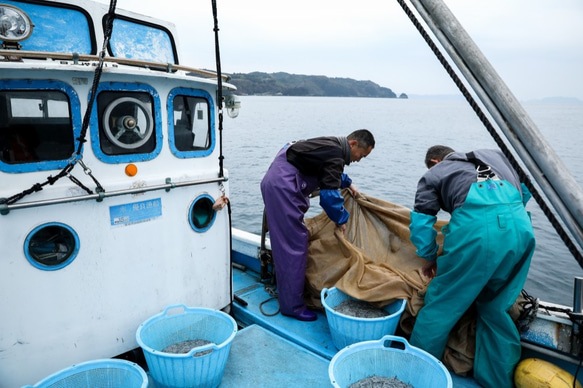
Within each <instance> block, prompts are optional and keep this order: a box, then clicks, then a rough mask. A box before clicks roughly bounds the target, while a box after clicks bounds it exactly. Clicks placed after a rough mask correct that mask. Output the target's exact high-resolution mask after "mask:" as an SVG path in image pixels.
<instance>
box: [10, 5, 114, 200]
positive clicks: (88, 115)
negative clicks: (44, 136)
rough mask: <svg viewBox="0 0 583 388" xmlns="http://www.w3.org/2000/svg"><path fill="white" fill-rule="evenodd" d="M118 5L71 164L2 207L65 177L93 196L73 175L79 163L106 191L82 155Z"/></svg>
mask: <svg viewBox="0 0 583 388" xmlns="http://www.w3.org/2000/svg"><path fill="white" fill-rule="evenodd" d="M116 4H117V0H111V2H110V4H109V10H108V12H107V15H106V21H105V30H104V39H103V46H102V49H101V52H100V53H99V63H98V65H97V67H96V68H95V75H94V77H93V85H92V87H91V91H90V99H89V103H88V105H87V109H86V110H85V116H84V117H83V122H82V125H81V132H80V134H79V137H77V139H76V140H77V141H78V142H79V144H78V146H77V150H76V151H75V152H74V153H73V155H72V156H71V159H70V160H69V163H68V164H67V166H65V167H64V168H63V169H62V170H61V171H60V172H59V173H58V174H57V175H55V176H54V177H53V176H52V175H49V176H48V177H47V178H46V181H45V182H42V183H35V184H34V185H32V187H30V188H29V189H26V190H23V191H22V192H20V193H18V194H15V195H13V196H11V197H9V198H0V204H2V205H4V204H6V205H10V204H13V203H15V202H17V201H19V200H21V199H22V198H24V197H25V196H27V195H29V194H32V193H35V192H37V191H41V190H42V189H43V187H44V186H46V185H53V184H54V183H55V182H56V181H58V180H59V179H61V178H63V177H65V176H66V177H68V178H69V180H71V182H73V183H75V184H76V185H77V186H79V187H81V188H82V189H83V190H85V191H86V192H87V193H88V194H93V191H92V190H91V189H89V188H88V187H87V186H85V185H84V184H83V183H82V182H81V181H80V180H79V179H77V178H76V177H74V176H73V175H71V171H72V170H73V168H74V167H75V165H76V164H77V163H79V164H80V165H81V167H83V171H84V172H85V174H86V175H88V176H89V177H90V178H91V179H92V180H93V182H94V183H95V191H96V192H98V193H99V192H104V191H105V190H104V189H103V187H102V186H101V184H100V183H99V181H98V180H97V178H95V177H94V176H93V174H92V172H91V169H90V168H88V167H87V166H86V165H85V163H83V155H82V154H81V150H82V148H83V144H84V143H85V142H86V141H87V140H86V136H87V129H88V128H89V121H90V120H91V111H92V109H93V104H94V103H95V95H96V92H97V86H98V85H99V80H100V79H101V73H102V70H103V63H104V58H105V51H106V50H107V46H108V44H109V39H110V38H111V33H112V31H113V19H114V17H115V7H116Z"/></svg>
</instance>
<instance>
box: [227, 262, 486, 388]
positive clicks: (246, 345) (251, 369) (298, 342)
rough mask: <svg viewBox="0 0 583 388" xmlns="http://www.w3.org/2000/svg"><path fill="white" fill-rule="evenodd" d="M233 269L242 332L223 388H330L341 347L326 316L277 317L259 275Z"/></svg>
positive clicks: (461, 387) (459, 380)
mask: <svg viewBox="0 0 583 388" xmlns="http://www.w3.org/2000/svg"><path fill="white" fill-rule="evenodd" d="M233 271H234V272H233V291H234V294H235V295H236V296H237V298H236V300H235V302H234V303H233V311H232V315H233V316H234V317H235V319H236V320H237V322H238V323H239V325H241V326H242V327H243V329H241V330H240V331H239V333H237V335H236V337H235V339H234V341H233V344H232V346H231V353H230V355H229V361H228V362H227V366H226V368H225V374H224V376H223V380H222V382H221V385H220V387H234V386H237V387H248V386H249V387H251V386H253V387H271V386H273V387H275V386H277V387H282V386H294V387H329V386H330V385H331V383H330V379H329V376H328V366H329V364H330V360H331V359H332V357H334V355H335V354H336V353H337V352H338V349H336V347H335V346H334V343H333V342H332V338H331V335H330V330H329V328H328V321H327V319H326V316H325V314H324V313H322V312H318V319H317V320H315V321H313V322H302V321H298V320H296V319H293V318H289V317H286V316H283V315H282V314H280V313H277V314H274V313H276V312H277V311H278V307H279V305H278V303H277V300H276V299H274V298H272V295H270V293H269V292H268V291H266V290H265V288H264V285H263V283H261V282H260V280H259V277H258V276H257V274H256V273H255V272H253V271H250V270H247V271H242V270H240V269H237V268H234V269H233ZM237 299H238V300H237ZM260 306H262V307H261V308H260ZM262 310H263V311H262ZM266 314H267V315H266ZM271 314H274V315H271ZM247 380H248V381H249V383H247ZM452 380H453V386H454V387H455V388H466V387H467V388H472V387H480V385H479V384H477V383H476V382H475V381H474V380H473V379H472V378H469V377H461V376H457V375H455V374H453V373H452Z"/></svg>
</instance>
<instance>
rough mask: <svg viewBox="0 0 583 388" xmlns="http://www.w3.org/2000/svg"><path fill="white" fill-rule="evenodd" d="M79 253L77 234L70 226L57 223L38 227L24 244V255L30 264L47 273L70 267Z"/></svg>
mask: <svg viewBox="0 0 583 388" xmlns="http://www.w3.org/2000/svg"><path fill="white" fill-rule="evenodd" d="M78 252H79V236H77V233H75V231H74V230H73V229H72V228H71V227H69V226H68V225H65V224H61V223H57V222H54V223H48V224H43V225H40V226H38V227H36V228H35V229H34V230H33V231H32V232H30V233H29V235H28V236H27V237H26V240H25V242H24V254H25V256H26V258H27V259H28V261H29V262H30V264H32V265H33V266H35V267H37V268H39V269H42V270H45V271H54V270H57V269H60V268H63V267H65V266H67V265H69V264H70V263H71V262H72V261H73V260H74V259H75V257H76V256H77V253H78Z"/></svg>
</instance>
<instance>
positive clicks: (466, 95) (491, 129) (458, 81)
mask: <svg viewBox="0 0 583 388" xmlns="http://www.w3.org/2000/svg"><path fill="white" fill-rule="evenodd" d="M397 2H398V3H399V5H401V8H403V11H405V13H406V14H407V16H408V17H409V19H410V20H411V22H412V23H413V25H414V26H415V28H417V30H418V31H419V33H420V34H421V36H422V37H423V39H424V40H425V42H426V43H427V45H428V46H429V48H431V51H433V53H434V54H435V56H436V57H437V59H438V60H439V62H440V63H441V65H442V66H443V67H444V69H445V70H446V71H447V73H448V74H449V76H450V77H451V79H452V80H453V82H454V83H455V85H456V86H457V87H458V89H459V90H460V91H461V93H462V95H463V96H464V98H465V99H466V101H467V102H468V103H469V104H470V106H471V107H472V109H473V110H474V112H475V113H476V115H477V116H478V118H479V119H480V121H481V122H482V124H484V126H485V127H486V130H487V131H488V133H490V135H491V136H492V138H493V139H494V141H495V142H496V144H497V145H498V147H500V150H501V151H502V153H503V154H504V156H506V158H507V159H508V160H509V162H510V164H511V165H512V167H514V169H515V170H516V172H517V173H518V175H519V177H520V181H521V182H523V183H524V184H525V186H526V187H527V188H528V190H529V191H530V192H531V194H532V197H533V198H534V199H535V201H536V202H537V203H538V205H539V206H540V208H541V210H542V212H543V213H544V214H545V216H546V217H547V219H548V220H549V222H550V223H551V225H553V227H554V228H555V230H556V232H557V234H558V235H559V237H560V238H561V240H563V242H564V243H565V246H566V247H567V248H568V249H569V251H570V252H571V254H572V255H573V257H574V258H575V259H576V260H577V262H578V263H579V266H581V267H582V268H583V255H582V254H581V252H580V251H579V250H578V249H577V247H576V246H575V244H574V243H573V241H572V240H571V238H570V237H569V235H568V234H567V232H566V231H565V229H564V228H563V226H562V224H561V223H560V222H559V220H558V219H557V217H556V216H555V214H554V213H553V212H552V211H551V209H550V208H549V206H548V205H547V203H546V201H545V200H544V198H543V197H542V196H541V194H540V193H539V192H538V190H537V188H536V187H535V186H534V185H533V184H532V181H531V180H530V178H529V177H528V175H527V174H526V173H525V172H524V170H523V169H522V167H521V166H520V165H519V164H518V162H517V161H516V158H515V157H514V155H512V153H511V152H510V150H509V149H508V147H507V146H506V144H505V143H504V141H503V140H502V138H501V137H500V135H499V134H498V133H497V132H496V129H495V128H494V127H493V126H492V124H491V123H490V121H489V120H488V118H487V117H486V115H485V114H484V112H483V111H482V109H481V108H480V106H479V105H478V103H477V102H476V101H475V100H474V98H473V97H472V95H471V94H470V92H469V90H468V89H467V88H466V86H465V85H464V84H463V82H462V81H461V79H460V78H459V77H458V75H457V74H456V72H455V71H454V69H453V68H452V67H451V65H450V64H449V63H448V61H447V59H446V58H445V57H444V55H443V54H442V53H441V52H440V51H439V48H438V47H437V45H436V44H435V43H434V42H433V40H432V39H431V37H430V36H429V34H428V33H427V31H425V29H424V28H423V26H422V25H421V23H420V22H419V21H418V20H417V18H416V17H415V15H414V14H413V12H412V11H411V9H410V8H409V7H408V6H407V4H405V1H404V0H397Z"/></svg>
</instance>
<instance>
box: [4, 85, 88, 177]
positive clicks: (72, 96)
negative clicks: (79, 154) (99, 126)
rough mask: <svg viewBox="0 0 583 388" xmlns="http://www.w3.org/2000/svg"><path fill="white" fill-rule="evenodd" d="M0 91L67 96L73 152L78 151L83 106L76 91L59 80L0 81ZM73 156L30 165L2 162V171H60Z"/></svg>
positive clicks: (34, 162) (33, 162) (35, 162)
mask: <svg viewBox="0 0 583 388" xmlns="http://www.w3.org/2000/svg"><path fill="white" fill-rule="evenodd" d="M0 90H1V91H38V92H43V91H57V92H62V93H64V94H66V95H67V97H68V99H69V114H70V116H69V119H70V121H71V127H72V130H73V150H74V151H76V150H77V148H78V147H79V140H78V138H79V136H80V135H81V127H82V121H81V104H80V101H79V96H78V95H77V92H76V91H75V89H74V88H73V87H72V86H70V85H68V84H66V83H64V82H62V81H57V80H30V79H26V80H14V79H11V80H0ZM41 120H42V119H41ZM72 157H73V154H72V155H69V157H67V158H66V159H59V160H43V161H32V162H30V163H16V164H10V163H5V162H4V161H2V160H0V171H2V172H7V173H24V172H33V171H49V170H60V169H63V168H65V167H66V166H67V165H68V164H69V161H70V160H71V158H72Z"/></svg>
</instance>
